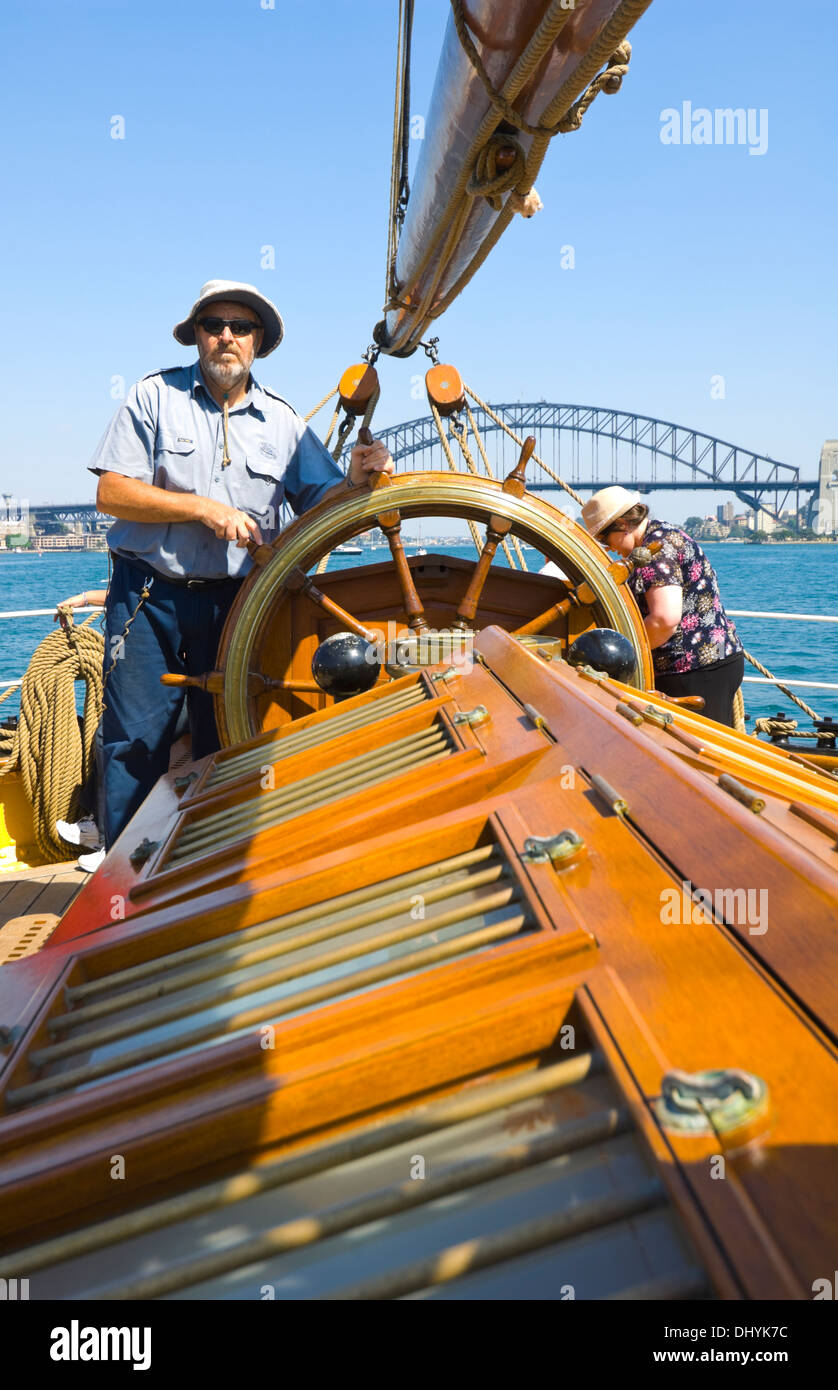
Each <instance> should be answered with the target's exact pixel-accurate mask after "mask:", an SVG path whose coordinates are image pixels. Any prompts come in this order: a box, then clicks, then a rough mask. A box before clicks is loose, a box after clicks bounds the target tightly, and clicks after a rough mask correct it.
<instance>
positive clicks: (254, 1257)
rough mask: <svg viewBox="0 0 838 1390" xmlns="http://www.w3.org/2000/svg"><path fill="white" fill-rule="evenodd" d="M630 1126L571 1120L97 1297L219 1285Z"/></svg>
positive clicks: (607, 1114)
mask: <svg viewBox="0 0 838 1390" xmlns="http://www.w3.org/2000/svg"><path fill="white" fill-rule="evenodd" d="M630 1126H631V1120H630V1117H629V1112H628V1110H626V1109H619V1110H616V1109H614V1110H600V1111H597V1112H596V1113H595V1114H594V1115H586V1116H584V1117H582V1118H579V1119H575V1120H570V1121H569V1122H568V1123H567V1124H564V1125H560V1126H558V1127H557V1128H556V1129H555V1130H553V1131H552V1132H551V1133H549V1134H543V1135H540V1136H539V1137H538V1138H537V1139H530V1140H525V1141H523V1142H522V1143H520V1144H513V1145H510V1146H509V1147H508V1148H506V1149H502V1150H500V1151H499V1152H497V1153H494V1154H490V1155H488V1156H487V1157H485V1158H473V1159H466V1160H465V1161H462V1162H460V1163H455V1164H452V1165H450V1166H449V1167H448V1168H444V1169H443V1170H442V1172H441V1173H440V1174H439V1175H438V1176H435V1177H432V1178H428V1179H426V1180H425V1181H424V1182H413V1181H410V1180H409V1181H408V1182H404V1183H397V1184H393V1186H391V1187H385V1188H381V1189H380V1190H379V1191H377V1192H371V1193H368V1194H366V1195H364V1196H363V1197H356V1198H355V1199H354V1200H352V1201H349V1202H342V1203H340V1204H338V1205H336V1206H333V1207H327V1208H326V1210H325V1211H322V1212H319V1213H318V1214H316V1215H312V1216H303V1217H298V1218H297V1219H296V1220H294V1221H285V1222H283V1223H282V1224H281V1225H279V1226H274V1227H273V1228H272V1229H270V1230H268V1231H262V1232H260V1234H259V1235H256V1236H251V1237H250V1239H248V1240H242V1241H239V1242H238V1244H236V1245H234V1246H230V1247H228V1248H227V1249H226V1250H219V1251H216V1252H214V1253H213V1254H210V1255H202V1256H198V1257H197V1258H196V1259H190V1260H183V1261H182V1262H181V1263H179V1264H176V1265H174V1266H172V1267H170V1268H169V1269H164V1270H161V1271H160V1272H159V1273H157V1274H152V1275H150V1276H148V1277H146V1278H144V1279H133V1280H130V1281H129V1282H128V1283H122V1284H119V1285H116V1286H111V1287H110V1288H105V1289H97V1290H95V1296H96V1297H97V1298H103V1299H108V1300H113V1299H120V1300H123V1299H146V1298H161V1297H163V1296H164V1295H165V1294H169V1293H174V1292H175V1290H177V1289H186V1288H190V1287H192V1286H194V1285H195V1284H200V1283H203V1282H204V1281H205V1280H207V1279H216V1278H218V1277H219V1276H220V1275H223V1274H228V1273H229V1272H230V1271H231V1270H234V1269H242V1268H244V1267H246V1266H247V1265H252V1264H256V1263H258V1262H259V1261H261V1260H266V1259H270V1258H271V1257H273V1256H276V1255H281V1254H284V1253H285V1252H286V1251H289V1250H299V1249H300V1248H301V1247H303V1246H307V1245H313V1244H315V1243H316V1242H317V1241H321V1240H329V1239H330V1238H332V1237H333V1236H337V1235H340V1234H341V1233H342V1232H344V1231H351V1230H353V1229H355V1228H357V1227H361V1226H366V1225H369V1224H370V1223H371V1222H373V1221H386V1220H387V1219H388V1218H389V1217H393V1216H398V1215H399V1214H400V1213H401V1212H403V1211H410V1210H411V1209H412V1208H413V1207H419V1206H427V1205H429V1203H431V1202H436V1201H439V1200H440V1199H441V1198H443V1197H449V1196H452V1195H453V1194H454V1193H457V1192H467V1191H469V1189H471V1188H474V1187H480V1186H483V1185H484V1184H485V1183H489V1182H495V1181H497V1180H498V1179H499V1178H505V1177H508V1176H509V1175H510V1174H511V1173H519V1172H521V1171H523V1170H524V1169H527V1168H534V1167H537V1166H538V1165H539V1164H541V1163H548V1162H549V1161H550V1160H551V1159H553V1158H558V1157H559V1156H560V1155H563V1154H571V1153H576V1152H578V1150H580V1149H585V1148H590V1147H591V1146H592V1145H593V1144H601V1143H606V1142H607V1141H608V1140H609V1139H612V1138H614V1137H615V1136H616V1135H618V1134H621V1133H624V1132H625V1131H626V1130H627V1129H629V1128H630Z"/></svg>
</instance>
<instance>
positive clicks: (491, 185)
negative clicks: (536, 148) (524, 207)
mask: <svg viewBox="0 0 838 1390" xmlns="http://www.w3.org/2000/svg"><path fill="white" fill-rule="evenodd" d="M526 169H527V161H526V159H525V157H524V151H523V150H522V149H521V146H520V145H519V143H518V141H517V140H516V139H515V136H514V135H504V134H501V132H500V131H496V132H495V134H494V135H490V136H489V139H488V140H487V141H486V144H485V145H484V146H483V148H482V150H481V151H480V153H479V154H478V156H477V159H476V160H475V162H474V168H473V169H472V171H471V178H470V179H469V181H468V184H467V185H466V192H467V193H468V194H469V195H470V196H471V197H472V198H485V199H486V201H487V202H488V204H489V206H490V207H491V208H493V209H494V211H495V212H500V210H501V208H502V206H503V199H502V197H501V196H500V195H501V194H503V193H508V192H509V191H510V190H511V189H513V188H515V186H516V184H518V183H520V181H521V179H522V178H523V177H524V175H525V174H526Z"/></svg>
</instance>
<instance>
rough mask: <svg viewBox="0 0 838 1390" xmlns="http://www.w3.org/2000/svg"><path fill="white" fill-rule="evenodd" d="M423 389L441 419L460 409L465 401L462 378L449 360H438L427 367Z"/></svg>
mask: <svg viewBox="0 0 838 1390" xmlns="http://www.w3.org/2000/svg"><path fill="white" fill-rule="evenodd" d="M425 389H426V390H427V393H428V400H429V401H430V402H431V404H432V405H435V406H436V408H437V410H438V411H439V413H440V415H441V416H442V417H443V419H444V418H445V416H447V415H453V414H455V412H456V411H458V410H462V409H463V407H464V405H465V403H466V393H465V388H464V386H463V378H462V377H461V376H460V373H459V372H458V371H457V368H456V367H452V366H451V364H450V363H449V362H438V363H437V365H436V366H435V367H431V368H429V370H428V371H427V372H426V373H425Z"/></svg>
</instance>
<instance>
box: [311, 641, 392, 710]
mask: <svg viewBox="0 0 838 1390" xmlns="http://www.w3.org/2000/svg"><path fill="white" fill-rule="evenodd" d="M380 670H381V663H380V662H379V661H378V660H377V659H376V656H375V648H374V647H373V646H371V645H370V643H369V642H366V641H365V640H364V638H363V637H357V636H356V635H355V633H354V632H335V633H333V634H332V636H331V637H327V638H326V640H325V641H324V642H321V643H320V646H319V647H318V648H317V651H316V652H315V653H314V656H313V658H312V662H311V674H312V675H313V677H314V679H315V680H316V682H317V684H318V685H319V686H320V689H321V690H325V692H326V694H327V695H335V696H341V695H360V694H362V692H363V691H365V690H370V689H371V688H372V686H374V685H375V683H376V681H377V680H378V675H379V672H380Z"/></svg>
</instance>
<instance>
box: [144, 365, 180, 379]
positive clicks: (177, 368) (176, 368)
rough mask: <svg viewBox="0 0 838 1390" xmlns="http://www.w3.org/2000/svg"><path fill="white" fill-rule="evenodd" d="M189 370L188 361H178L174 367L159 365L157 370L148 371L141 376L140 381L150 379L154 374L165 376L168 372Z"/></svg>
mask: <svg viewBox="0 0 838 1390" xmlns="http://www.w3.org/2000/svg"><path fill="white" fill-rule="evenodd" d="M188 370H189V363H188V362H178V363H176V365H175V366H174V367H158V368H157V371H156V372H146V374H145V376H141V377H140V381H150V380H151V378H152V377H153V376H165V375H166V373H167V372H184V371H188Z"/></svg>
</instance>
